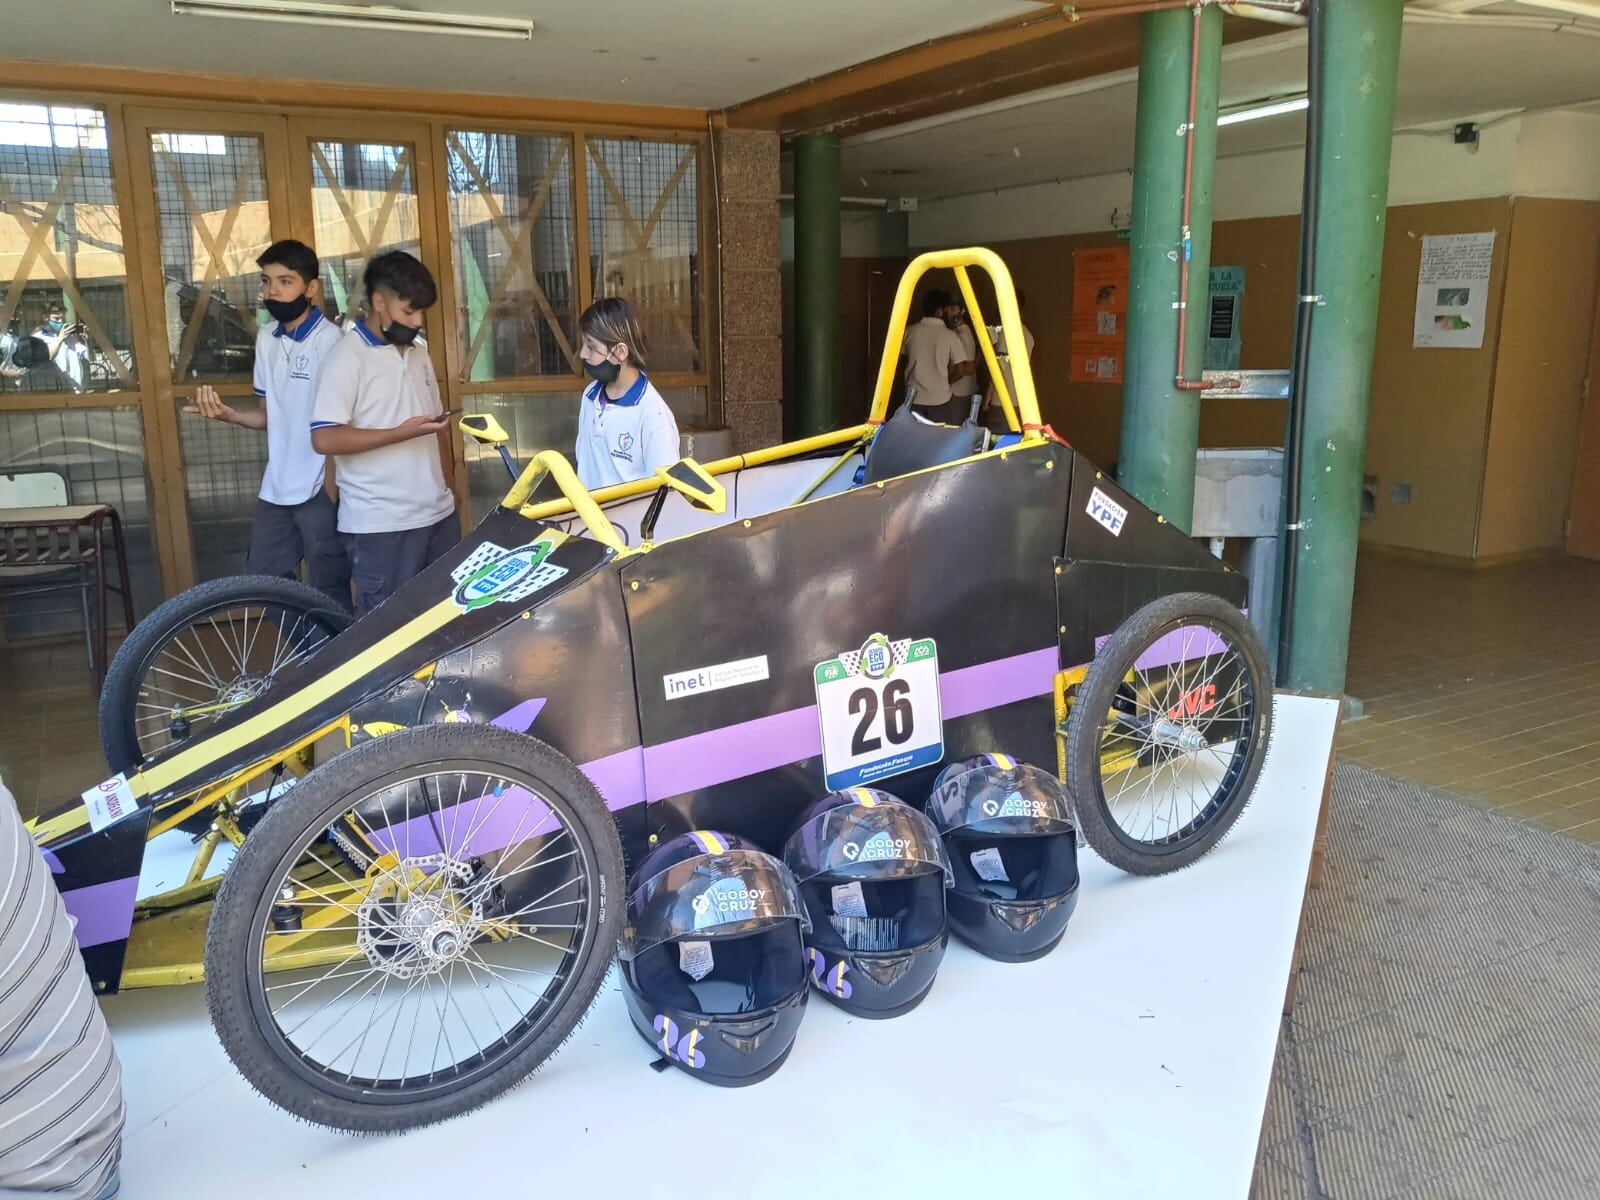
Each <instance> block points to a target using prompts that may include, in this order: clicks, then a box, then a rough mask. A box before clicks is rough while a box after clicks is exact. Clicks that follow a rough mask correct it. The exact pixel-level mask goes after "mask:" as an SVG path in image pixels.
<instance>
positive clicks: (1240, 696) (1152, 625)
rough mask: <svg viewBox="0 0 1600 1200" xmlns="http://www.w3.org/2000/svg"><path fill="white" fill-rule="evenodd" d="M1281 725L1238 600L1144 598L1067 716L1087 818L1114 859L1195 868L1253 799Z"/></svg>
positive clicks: (1095, 839)
mask: <svg viewBox="0 0 1600 1200" xmlns="http://www.w3.org/2000/svg"><path fill="white" fill-rule="evenodd" d="M1271 728H1272V678H1271V672H1270V671H1269V670H1268V667H1267V658H1266V652H1265V651H1264V650H1263V649H1262V646H1261V640H1260V638H1259V637H1258V636H1257V635H1256V632H1255V629H1254V628H1253V627H1252V626H1251V625H1250V623H1249V622H1248V621H1247V620H1246V619H1245V617H1244V615H1243V614H1242V613H1240V612H1239V610H1238V609H1236V608H1234V607H1233V606H1232V605H1231V604H1228V603H1227V602H1226V601H1224V600H1221V599H1219V598H1217V597H1215V596H1211V595H1207V594H1204V593H1200V592H1187V593H1180V594H1178V595H1173V596H1166V597H1163V598H1162V599H1160V600H1156V601H1154V602H1152V603H1150V604H1147V605H1145V606H1144V607H1143V608H1141V609H1140V610H1139V611H1138V612H1136V613H1135V614H1134V615H1133V616H1131V617H1129V618H1128V620H1127V621H1125V622H1123V624H1122V625H1121V626H1120V627H1119V628H1118V629H1117V631H1116V632H1115V633H1114V634H1112V635H1111V637H1110V638H1109V639H1108V640H1107V641H1106V643H1105V645H1103V646H1102V647H1101V648H1100V649H1099V651H1098V652H1097V653H1096V655H1095V660H1094V664H1093V665H1092V666H1091V667H1090V668H1089V672H1088V674H1087V676H1085V678H1084V681H1083V683H1082V685H1081V686H1080V687H1079V688H1078V693H1077V696H1076V698H1075V699H1074V701H1073V707H1072V715H1071V717H1070V718H1069V719H1068V722H1067V775H1068V784H1069V786H1070V787H1071V790H1072V796H1073V803H1074V805H1075V807H1076V810H1077V815H1078V823H1079V826H1080V827H1081V828H1082V829H1083V834H1084V837H1085V838H1086V839H1087V840H1088V842H1089V844H1090V845H1091V846H1093V847H1094V848H1095V850H1096V851H1097V852H1098V853H1099V854H1100V856H1101V857H1102V858H1104V859H1105V860H1106V861H1107V862H1109V863H1111V864H1112V865H1113V866H1116V867H1120V868H1121V869H1122V870H1124V871H1130V872H1132V873H1134V874H1139V875H1159V874H1165V873H1166V872H1169V871H1176V870H1178V869H1179V868H1181V867H1186V866H1188V865H1189V864H1190V863H1192V862H1193V861H1194V860H1195V859H1197V858H1199V857H1200V856H1201V855H1202V854H1204V853H1205V852H1206V851H1207V850H1209V849H1210V848H1211V847H1212V846H1214V845H1216V843H1217V842H1219V841H1220V840H1221V839H1222V838H1223V836H1224V835H1225V834H1226V833H1227V832H1228V830H1229V829H1230V828H1231V827H1232V825H1233V823H1234V822H1235V821H1237V820H1238V818H1239V814H1240V813H1241V812H1242V811H1243V810H1244V807H1245V805H1246V804H1248V803H1249V800H1250V794H1251V791H1252V789H1253V788H1254V787H1255V781H1256V777H1257V776H1258V775H1259V774H1260V773H1261V764H1262V761H1263V760H1264V759H1265V757H1266V751H1267V741H1268V738H1269V737H1270V735H1271Z"/></svg>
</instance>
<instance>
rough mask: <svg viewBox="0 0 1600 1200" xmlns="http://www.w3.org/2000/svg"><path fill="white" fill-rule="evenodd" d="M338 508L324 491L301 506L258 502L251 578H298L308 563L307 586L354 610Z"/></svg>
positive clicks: (251, 551) (252, 546)
mask: <svg viewBox="0 0 1600 1200" xmlns="http://www.w3.org/2000/svg"><path fill="white" fill-rule="evenodd" d="M338 516H339V510H338V508H337V506H335V504H334V502H333V501H332V500H330V499H328V493H327V492H324V491H323V490H322V489H321V488H318V489H317V494H316V495H314V496H312V497H311V499H309V500H307V501H305V502H304V503H302V504H270V503H268V502H267V501H265V500H257V501H256V515H255V520H254V521H252V522H251V524H250V559H249V570H250V573H251V574H252V575H277V576H279V577H280V578H283V579H293V578H295V575H296V572H297V571H298V569H299V566H300V563H301V561H302V560H304V562H305V564H306V582H307V583H309V584H310V585H311V586H312V587H314V588H316V589H317V590H318V591H319V592H322V593H323V594H324V595H327V596H331V597H333V598H334V599H335V600H337V601H338V602H339V604H340V606H341V607H344V608H349V607H350V559H349V557H348V555H346V553H345V548H344V541H343V539H341V538H340V536H339V528H338Z"/></svg>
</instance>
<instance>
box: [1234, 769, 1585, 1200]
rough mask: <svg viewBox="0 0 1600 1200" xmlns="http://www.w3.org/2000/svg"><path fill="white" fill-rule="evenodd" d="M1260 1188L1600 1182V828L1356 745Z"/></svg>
mask: <svg viewBox="0 0 1600 1200" xmlns="http://www.w3.org/2000/svg"><path fill="white" fill-rule="evenodd" d="M1331 804H1332V808H1331V811H1330V813H1329V818H1328V841H1327V860H1326V868H1325V871H1324V875H1323V879H1322V884H1321V886H1320V887H1318V888H1316V889H1313V890H1312V892H1311V893H1310V895H1309V897H1308V899H1307V904H1306V928H1305V933H1304V935H1303V937H1302V940H1301V957H1300V965H1299V969H1300V975H1299V980H1298V983H1297V985H1296V989H1295V1002H1294V1009H1293V1011H1292V1012H1291V1014H1290V1015H1289V1016H1288V1017H1286V1018H1285V1019H1284V1023H1283V1033H1282V1037H1281V1038H1280V1040H1279V1043H1278V1061H1277V1064H1276V1067H1275V1069H1274V1072H1273V1083H1272V1090H1271V1095H1270V1097H1269V1099H1268V1102H1267V1118H1266V1121H1265V1123H1264V1125H1263V1132H1262V1139H1261V1152H1260V1157H1259V1160H1258V1162H1257V1166H1256V1176H1255V1182H1254V1185H1253V1186H1252V1188H1251V1195H1252V1197H1260V1198H1261V1200H1382V1198H1384V1197H1405V1198H1406V1200H1446V1198H1454V1197H1463V1198H1464V1197H1473V1198H1475V1200H1477V1198H1486V1197H1496V1198H1498V1197H1506V1198H1515V1200H1523V1198H1524V1197H1525V1198H1527V1200H1545V1198H1547V1197H1548V1198H1550V1200H1555V1198H1557V1197H1560V1198H1563V1200H1564V1198H1566V1197H1573V1198H1574V1200H1577V1198H1580V1197H1582V1198H1592V1197H1595V1196H1600V1138H1596V1137H1595V1135H1594V1131H1595V1130H1596V1129H1600V847H1596V846H1593V845H1590V844H1588V843H1584V842H1578V841H1574V840H1573V839H1570V838H1566V837H1563V836H1561V835H1560V834H1555V833H1546V832H1544V831H1543V830H1538V829H1533V828H1531V827H1529V826H1527V825H1524V824H1522V823H1521V822H1519V821H1515V820H1512V819H1511V818H1509V817H1504V816H1501V815H1499V814H1496V813H1493V812H1488V811H1485V810H1483V809H1480V808H1477V807H1475V806H1473V805H1471V804H1468V803H1466V802H1465V801H1463V800H1460V799H1458V798H1456V797H1455V796H1452V795H1450V794H1448V793H1446V792H1440V791H1436V790H1430V789H1428V788H1426V787H1423V786H1421V785H1419V784H1415V783H1412V782H1410V781H1408V780H1404V779H1395V778H1392V777H1390V776H1387V775H1382V774H1379V773H1377V772H1375V771H1369V770H1366V769H1365V768H1362V767H1358V766H1355V765H1354V764H1351V763H1347V762H1340V763H1339V764H1338V766H1337V768H1336V769H1335V771H1334V777H1333V796H1332V800H1331Z"/></svg>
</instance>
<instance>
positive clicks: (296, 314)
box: [261, 296, 311, 325]
mask: <svg viewBox="0 0 1600 1200" xmlns="http://www.w3.org/2000/svg"><path fill="white" fill-rule="evenodd" d="M261 306H262V307H263V308H265V309H266V310H267V312H268V314H269V315H270V316H271V317H272V319H273V320H274V321H276V322H277V323H278V324H280V325H287V324H288V323H289V322H290V321H298V320H299V319H300V316H301V314H302V313H304V312H305V311H306V309H308V308H310V307H311V301H309V300H307V299H306V298H305V297H304V296H296V297H295V298H294V299H293V300H263V301H262V302H261Z"/></svg>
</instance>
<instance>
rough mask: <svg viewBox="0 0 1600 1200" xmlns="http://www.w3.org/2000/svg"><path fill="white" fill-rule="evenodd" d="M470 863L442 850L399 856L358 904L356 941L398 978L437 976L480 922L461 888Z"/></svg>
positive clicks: (475, 901) (479, 911)
mask: <svg viewBox="0 0 1600 1200" xmlns="http://www.w3.org/2000/svg"><path fill="white" fill-rule="evenodd" d="M471 880H472V867H471V866H470V865H468V864H467V863H464V862H461V861H460V860H459V859H454V858H450V857H448V856H447V855H443V854H428V855H421V856H418V857H414V858H403V859H401V860H400V861H399V862H397V863H395V864H394V865H393V866H391V867H388V868H387V869H385V870H383V871H381V872H379V873H378V874H377V875H376V876H374V877H373V879H372V882H371V884H370V885H369V887H368V889H367V895H366V897H365V899H363V900H362V901H361V904H360V906H359V907H358V908H357V910H356V912H357V916H358V928H357V930H356V945H357V946H358V947H359V948H360V949H361V952H362V954H364V955H365V956H366V959H367V961H368V962H369V963H371V964H372V966H373V967H374V968H376V969H377V970H379V971H382V972H384V973H385V974H388V975H393V976H395V977H396V978H399V979H411V978H413V977H415V976H418V975H437V974H439V973H440V972H441V971H444V970H445V969H446V968H448V967H449V966H450V964H451V963H454V962H456V961H457V960H459V959H460V958H462V957H463V956H464V955H465V954H466V953H467V950H468V948H469V947H470V946H471V945H472V943H473V941H474V940H475V939H476V938H477V936H478V933H479V930H480V928H481V926H482V923H483V902H482V900H481V899H479V898H476V897H472V896H469V895H468V894H467V892H466V891H465V887H466V885H467V884H468V883H470V882H471Z"/></svg>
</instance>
